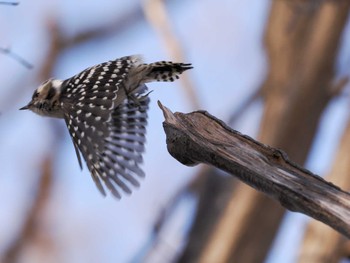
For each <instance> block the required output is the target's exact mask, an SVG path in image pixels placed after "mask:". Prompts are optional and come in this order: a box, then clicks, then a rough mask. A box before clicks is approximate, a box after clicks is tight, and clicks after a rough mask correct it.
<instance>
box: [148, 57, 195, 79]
mask: <svg viewBox="0 0 350 263" xmlns="http://www.w3.org/2000/svg"><path fill="white" fill-rule="evenodd" d="M146 66H147V67H148V68H149V71H148V73H147V75H146V76H145V80H144V81H145V82H152V81H174V80H175V79H178V78H179V75H181V74H182V72H184V71H186V70H188V69H191V68H193V67H192V65H191V64H189V63H174V62H171V61H159V62H154V63H151V64H148V65H146Z"/></svg>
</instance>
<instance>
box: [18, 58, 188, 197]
mask: <svg viewBox="0 0 350 263" xmlns="http://www.w3.org/2000/svg"><path fill="white" fill-rule="evenodd" d="M192 68H193V67H192V65H191V64H190V63H174V62H170V61H159V62H154V63H149V64H146V63H143V59H142V57H141V56H140V55H132V56H125V57H121V58H117V59H115V60H110V61H107V62H103V63H100V64H97V65H95V66H92V67H89V68H87V69H85V70H83V71H81V72H80V73H78V74H76V75H74V76H72V77H70V78H68V79H65V80H59V79H48V80H47V81H45V82H43V83H42V84H41V85H40V86H39V87H38V88H37V89H36V90H35V91H34V93H33V95H32V99H31V101H30V102H29V103H28V104H27V105H26V106H24V107H22V108H20V110H30V111H32V112H34V113H36V114H38V115H40V116H45V117H53V118H59V119H64V121H65V124H66V126H67V128H68V131H69V134H70V137H71V139H72V142H73V146H74V149H75V152H76V156H77V159H78V163H79V166H80V168H81V169H82V167H83V166H82V158H81V156H82V157H83V159H84V160H85V163H86V166H87V168H88V170H89V172H90V174H91V177H92V179H93V181H94V182H95V184H96V186H97V188H98V189H99V191H100V192H101V194H102V195H103V196H106V190H105V188H107V189H108V190H109V191H110V193H111V194H112V195H113V196H115V197H116V198H118V199H120V198H121V197H122V193H127V194H130V193H131V192H132V189H133V188H135V187H139V185H140V183H139V180H138V179H139V178H141V177H144V176H145V173H144V171H143V169H142V168H141V167H140V165H141V164H142V162H143V157H142V156H143V153H144V151H145V142H146V138H145V135H146V126H147V118H148V115H147V111H148V108H149V102H150V99H149V96H148V95H149V93H150V92H148V88H147V86H146V85H145V84H146V83H149V82H153V81H165V82H167V81H174V80H176V79H178V78H179V75H181V74H182V73H183V72H184V71H186V70H189V69H192Z"/></svg>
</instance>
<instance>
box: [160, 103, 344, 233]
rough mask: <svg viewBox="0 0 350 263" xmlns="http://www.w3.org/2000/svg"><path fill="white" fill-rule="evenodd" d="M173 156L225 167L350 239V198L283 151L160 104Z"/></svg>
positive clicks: (213, 120) (206, 117) (203, 115)
mask: <svg viewBox="0 0 350 263" xmlns="http://www.w3.org/2000/svg"><path fill="white" fill-rule="evenodd" d="M158 104H159V107H160V108H161V109H162V111H163V114H164V118H165V121H164V122H163V127H164V131H165V133H166V136H167V139H166V142H167V147H168V151H169V153H170V154H171V155H172V156H173V157H174V158H175V159H177V160H178V161H179V162H181V163H182V164H185V165H189V166H193V165H196V164H198V163H206V164H210V165H213V166H215V167H217V168H219V169H222V170H224V171H226V172H228V173H230V174H232V175H233V176H235V177H237V178H238V179H239V180H241V181H243V182H244V183H246V184H248V185H250V186H251V187H253V188H255V189H256V190H258V191H261V192H264V193H265V194H267V195H269V196H270V197H272V198H273V199H275V200H277V201H278V202H280V204H281V205H282V206H284V207H285V208H287V209H289V210H291V211H294V212H300V213H303V214H306V215H308V216H310V217H312V218H314V219H316V220H319V221H321V222H323V223H325V224H327V225H329V226H330V227H332V228H334V229H335V230H337V231H338V232H340V233H342V234H343V235H344V236H346V237H348V238H350V194H349V193H347V192H345V191H343V190H341V189H340V188H339V187H337V186H335V185H334V184H332V183H329V182H327V181H325V180H324V179H322V178H321V177H319V176H317V175H315V174H313V173H311V172H310V171H308V170H306V169H304V168H302V167H300V166H298V165H297V164H295V163H293V162H292V161H290V160H289V159H288V157H287V156H286V154H285V153H283V152H282V151H280V150H278V149H275V148H272V147H269V146H267V145H264V144H262V143H260V142H257V141H255V140H253V139H252V138H250V137H249V136H246V135H242V134H241V133H239V132H237V131H235V130H232V129H231V128H229V127H228V126H227V125H226V124H225V123H223V122H222V121H220V120H218V119H217V118H215V117H214V116H212V115H210V114H209V113H207V112H205V111H195V112H192V113H189V114H183V113H175V114H173V113H172V112H171V111H170V110H169V109H167V108H166V107H164V106H163V105H162V104H161V103H160V102H158Z"/></svg>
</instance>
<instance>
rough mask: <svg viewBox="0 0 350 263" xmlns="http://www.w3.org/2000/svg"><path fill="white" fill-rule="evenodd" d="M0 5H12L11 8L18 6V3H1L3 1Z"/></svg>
mask: <svg viewBox="0 0 350 263" xmlns="http://www.w3.org/2000/svg"><path fill="white" fill-rule="evenodd" d="M0 5H12V6H16V5H19V2H3V1H0Z"/></svg>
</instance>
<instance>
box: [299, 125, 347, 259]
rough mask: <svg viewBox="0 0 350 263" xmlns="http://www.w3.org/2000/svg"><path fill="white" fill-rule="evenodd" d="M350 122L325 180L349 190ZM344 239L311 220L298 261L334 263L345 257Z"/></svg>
mask: <svg viewBox="0 0 350 263" xmlns="http://www.w3.org/2000/svg"><path fill="white" fill-rule="evenodd" d="M349 149H350V122H348V125H347V128H346V130H345V132H344V135H343V137H342V139H341V141H340V147H339V150H338V152H337V155H336V156H335V159H334V160H335V161H334V163H333V167H332V170H331V171H330V173H329V175H328V176H327V180H329V181H331V182H333V183H335V184H337V185H338V186H340V187H341V188H342V189H345V190H347V191H348V190H350V177H349V174H350V155H349ZM345 244H346V239H345V238H344V237H343V236H342V235H339V233H337V232H335V231H334V230H333V229H331V228H329V227H327V226H325V225H324V224H321V223H320V222H317V221H312V222H311V223H310V224H309V225H308V227H307V229H306V232H305V236H304V241H303V244H302V247H301V251H300V256H299V261H298V262H300V263H301V262H319V263H322V262H324V263H332V262H334V263H336V262H339V261H340V260H341V259H342V258H343V257H345V256H346V255H345V251H344V247H345Z"/></svg>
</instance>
